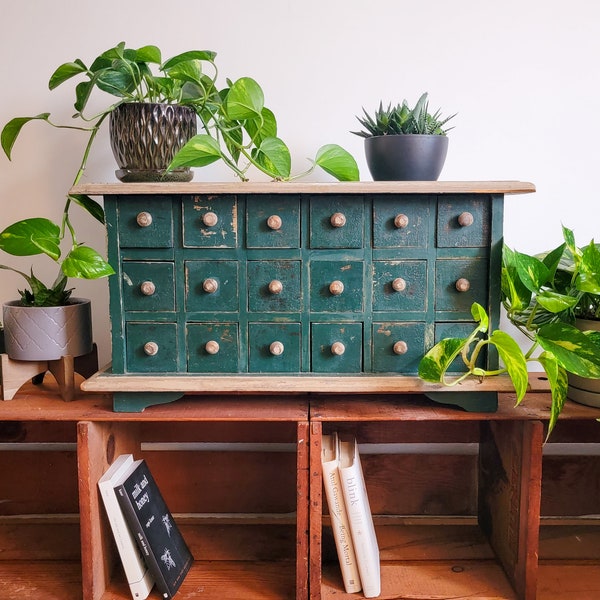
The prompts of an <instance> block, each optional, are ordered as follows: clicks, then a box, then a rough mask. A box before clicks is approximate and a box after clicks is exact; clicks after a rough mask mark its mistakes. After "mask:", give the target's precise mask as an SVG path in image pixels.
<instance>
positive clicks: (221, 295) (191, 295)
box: [185, 260, 239, 312]
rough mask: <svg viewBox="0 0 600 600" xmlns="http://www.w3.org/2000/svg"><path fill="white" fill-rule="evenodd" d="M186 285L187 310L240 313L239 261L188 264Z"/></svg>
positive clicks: (193, 262) (202, 261)
mask: <svg viewBox="0 0 600 600" xmlns="http://www.w3.org/2000/svg"><path fill="white" fill-rule="evenodd" d="M185 282H186V286H185V287H186V308H187V310H188V311H201V312H237V311H238V310H239V297H238V296H239V289H238V263H237V261H235V260H189V261H186V263H185Z"/></svg>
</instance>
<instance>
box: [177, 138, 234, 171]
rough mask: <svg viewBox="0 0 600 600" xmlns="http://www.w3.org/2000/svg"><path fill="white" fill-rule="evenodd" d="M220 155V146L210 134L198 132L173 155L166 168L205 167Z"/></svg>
mask: <svg viewBox="0 0 600 600" xmlns="http://www.w3.org/2000/svg"><path fill="white" fill-rule="evenodd" d="M221 157H222V154H221V148H220V147H219V144H218V143H217V141H216V140H215V139H214V138H212V137H211V136H210V135H207V134H205V133H199V134H198V135H195V136H194V137H193V138H192V139H191V140H190V141H189V142H187V143H186V144H185V145H184V146H183V148H181V150H179V152H178V153H177V154H176V155H175V156H174V157H173V160H172V161H171V164H170V165H169V166H168V170H169V171H170V170H172V169H178V168H179V167H205V166H206V165H210V164H211V163H214V162H215V161H217V160H219V159H220V158H221Z"/></svg>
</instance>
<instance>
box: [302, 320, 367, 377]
mask: <svg viewBox="0 0 600 600" xmlns="http://www.w3.org/2000/svg"><path fill="white" fill-rule="evenodd" d="M362 346H363V336H362V323H313V324H312V325H311V360H312V364H311V370H312V371H313V372H315V373H360V371H361V370H362Z"/></svg>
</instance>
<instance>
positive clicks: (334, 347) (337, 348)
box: [331, 342, 346, 356]
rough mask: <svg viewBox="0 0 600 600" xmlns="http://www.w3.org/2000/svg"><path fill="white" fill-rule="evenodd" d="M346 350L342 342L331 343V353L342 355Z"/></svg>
mask: <svg viewBox="0 0 600 600" xmlns="http://www.w3.org/2000/svg"><path fill="white" fill-rule="evenodd" d="M344 352H346V346H344V344H342V342H333V344H331V354H335V356H342V354H344Z"/></svg>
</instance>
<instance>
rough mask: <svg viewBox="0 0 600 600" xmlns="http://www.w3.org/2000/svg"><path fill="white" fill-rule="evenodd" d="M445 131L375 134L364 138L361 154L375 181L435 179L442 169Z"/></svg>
mask: <svg viewBox="0 0 600 600" xmlns="http://www.w3.org/2000/svg"><path fill="white" fill-rule="evenodd" d="M447 153H448V137H447V136H445V135H417V134H410V135H378V136H374V137H369V138H365V156H366V159H367V166H368V167H369V171H370V172H371V177H373V179H374V180H375V181H436V180H437V179H438V177H439V176H440V173H441V172H442V168H443V167H444V162H445V161H446V154H447Z"/></svg>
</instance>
